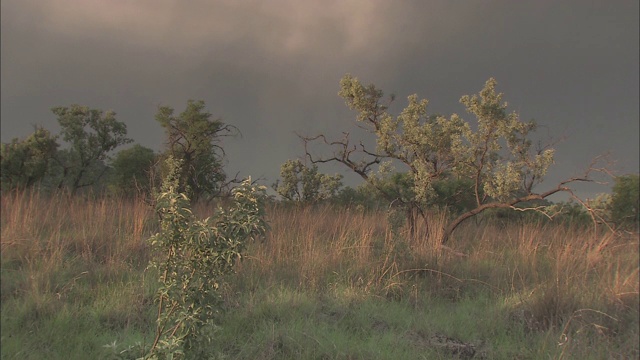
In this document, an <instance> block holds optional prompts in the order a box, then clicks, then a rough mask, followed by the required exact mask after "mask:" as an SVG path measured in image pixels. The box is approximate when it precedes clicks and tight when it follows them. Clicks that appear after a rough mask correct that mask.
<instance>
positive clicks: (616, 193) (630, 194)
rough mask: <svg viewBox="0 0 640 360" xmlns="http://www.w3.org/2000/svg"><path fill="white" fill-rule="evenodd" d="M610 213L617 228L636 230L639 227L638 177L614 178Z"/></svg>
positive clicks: (639, 180)
mask: <svg viewBox="0 0 640 360" xmlns="http://www.w3.org/2000/svg"><path fill="white" fill-rule="evenodd" d="M610 212H611V218H612V220H613V222H614V223H615V224H616V225H617V226H619V227H621V228H626V229H636V230H637V229H638V226H639V225H640V176H639V175H638V174H629V175H623V176H618V177H616V178H615V184H614V185H613V194H612V196H611V202H610Z"/></svg>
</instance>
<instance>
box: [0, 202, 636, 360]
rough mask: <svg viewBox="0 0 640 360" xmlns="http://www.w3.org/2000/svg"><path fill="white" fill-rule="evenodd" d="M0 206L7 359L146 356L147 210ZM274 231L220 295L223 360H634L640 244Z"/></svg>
mask: <svg viewBox="0 0 640 360" xmlns="http://www.w3.org/2000/svg"><path fill="white" fill-rule="evenodd" d="M1 200H2V204H1V217H2V218H1V226H2V234H1V235H2V236H1V241H2V248H1V256H2V259H1V260H2V263H1V276H2V278H1V283H0V284H1V290H2V293H1V300H2V307H1V315H2V322H1V326H2V329H1V330H2V331H1V344H0V349H1V354H2V359H101V358H102V359H115V358H126V356H129V355H135V354H130V353H129V352H124V353H122V354H119V353H121V352H122V351H124V350H126V349H127V348H128V347H129V346H132V345H134V344H136V343H141V344H149V343H150V342H151V341H152V340H153V335H154V331H155V316H156V314H155V312H156V308H155V306H154V304H153V294H154V290H155V287H156V283H155V281H156V276H155V275H154V274H151V273H148V272H145V268H146V265H147V262H148V260H149V252H148V248H147V246H146V243H145V240H146V239H147V238H148V237H149V236H150V235H151V234H153V233H154V232H156V231H157V225H158V224H157V219H156V217H155V215H154V213H153V211H152V210H151V209H150V208H149V207H148V206H146V205H144V204H143V203H141V202H135V201H127V200H119V199H95V200H84V199H80V198H71V199H70V198H67V197H65V196H54V197H45V196H40V195H39V194H37V193H30V192H23V193H19V194H10V195H3V197H2V199H1ZM195 210H196V213H198V214H200V215H202V216H206V215H208V214H210V213H211V212H212V209H210V208H206V207H204V206H200V207H198V208H196V209H195ZM268 217H269V223H270V226H271V230H270V231H269V233H268V235H267V236H266V237H265V238H264V239H263V240H262V241H260V242H256V243H253V244H251V245H250V246H249V249H248V252H247V255H246V257H245V259H244V260H243V261H242V262H241V263H240V264H238V268H237V273H236V274H234V275H232V276H229V278H228V279H226V280H227V283H226V285H225V286H223V287H222V290H221V293H222V296H223V299H224V304H225V308H224V311H223V312H222V315H221V318H220V327H219V329H217V334H216V340H215V343H214V344H212V347H214V348H215V349H216V350H217V351H218V353H219V355H220V358H227V359H450V358H460V359H471V358H474V359H561V358H564V359H575V358H580V359H610V358H616V359H637V358H638V357H639V356H640V346H639V342H638V338H639V336H640V334H639V332H640V329H639V312H638V307H639V297H638V291H639V289H638V288H639V281H640V279H639V273H638V271H639V256H638V253H639V251H638V235H637V234H623V235H620V234H617V235H615V234H612V233H607V232H602V233H594V231H593V230H592V229H577V228H572V227H569V226H565V225H562V224H559V225H541V224H498V223H496V224H491V223H486V222H485V223H482V224H476V223H474V222H473V221H471V222H469V223H467V224H465V225H464V226H463V227H461V228H460V229H459V230H457V232H456V233H455V234H454V238H453V239H452V240H451V242H450V243H448V244H447V245H448V247H449V248H443V247H441V246H438V245H437V244H435V243H434V242H433V241H430V240H429V239H434V238H436V235H437V233H436V232H437V231H438V230H437V229H440V228H442V222H443V220H442V219H441V218H438V217H434V218H433V219H432V226H431V227H430V229H433V231H431V232H427V231H426V230H425V229H424V228H418V236H417V237H416V238H415V239H414V240H408V239H406V236H405V232H404V229H402V228H398V227H397V226H395V225H390V224H394V222H393V221H389V219H388V214H386V213H385V212H375V213H366V212H362V211H357V210H347V209H336V208H331V207H317V208H287V207H283V206H273V207H271V208H269V210H268ZM434 231H435V232H434ZM452 249H455V250H452ZM125 355H126V356H125Z"/></svg>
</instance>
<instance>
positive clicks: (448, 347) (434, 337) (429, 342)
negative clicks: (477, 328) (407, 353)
mask: <svg viewBox="0 0 640 360" xmlns="http://www.w3.org/2000/svg"><path fill="white" fill-rule="evenodd" d="M405 337H406V338H407V339H408V340H409V341H410V342H411V343H413V344H414V345H415V346H417V347H421V348H430V349H438V350H439V351H442V352H445V353H447V354H449V355H452V356H453V357H455V358H456V359H486V358H487V355H486V353H485V352H484V351H481V350H480V349H479V346H478V345H476V344H473V343H469V342H464V341H460V340H458V339H454V338H452V337H449V336H446V335H443V334H437V333H436V334H423V333H420V332H414V331H409V332H408V333H407V334H406V335H405Z"/></svg>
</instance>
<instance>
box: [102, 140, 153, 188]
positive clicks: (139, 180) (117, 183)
mask: <svg viewBox="0 0 640 360" xmlns="http://www.w3.org/2000/svg"><path fill="white" fill-rule="evenodd" d="M155 159H156V154H155V153H154V152H153V150H152V149H149V148H147V147H144V146H142V145H139V144H135V145H134V146H133V147H131V148H128V149H124V150H121V151H119V152H118V153H117V154H116V156H115V157H114V159H113V161H112V162H111V167H112V168H113V174H112V176H111V181H110V183H111V184H110V185H111V187H112V189H113V191H114V192H116V193H119V194H122V195H124V196H133V195H135V194H137V193H139V192H143V193H146V192H149V190H150V181H149V176H150V174H149V172H150V169H151V167H152V166H153V164H154V162H155Z"/></svg>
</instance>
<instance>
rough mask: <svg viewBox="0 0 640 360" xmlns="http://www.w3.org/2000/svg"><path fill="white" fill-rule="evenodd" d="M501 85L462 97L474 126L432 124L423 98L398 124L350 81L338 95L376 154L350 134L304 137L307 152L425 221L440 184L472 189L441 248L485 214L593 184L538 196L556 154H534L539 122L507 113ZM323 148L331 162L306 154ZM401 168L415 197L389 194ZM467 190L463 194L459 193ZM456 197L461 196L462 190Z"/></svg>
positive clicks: (457, 121)
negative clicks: (459, 228) (373, 140)
mask: <svg viewBox="0 0 640 360" xmlns="http://www.w3.org/2000/svg"><path fill="white" fill-rule="evenodd" d="M496 84H497V83H496V81H495V80H494V79H489V80H488V81H487V82H486V83H485V86H484V88H483V89H482V90H481V91H480V93H479V94H477V95H473V96H463V97H462V98H461V99H460V102H461V103H462V104H463V105H464V106H465V107H466V110H467V112H468V113H470V114H471V115H472V116H474V117H475V118H476V124H475V126H471V124H470V123H468V122H466V121H464V120H463V119H462V118H461V117H460V116H459V115H457V114H453V115H451V116H450V117H449V118H446V117H444V116H429V115H428V114H427V104H428V102H427V100H425V99H419V98H418V96H417V95H411V96H409V97H408V105H407V106H406V107H405V108H404V110H402V111H401V113H400V114H399V115H397V116H393V115H391V114H390V113H389V112H388V110H389V107H390V105H391V103H392V102H393V101H394V100H395V98H394V97H393V96H392V97H390V98H389V99H388V100H384V94H383V92H382V91H381V90H379V89H377V88H376V87H375V86H374V85H368V86H365V85H362V84H361V83H360V81H358V79H357V78H355V77H353V76H351V75H346V76H344V77H343V78H342V80H341V81H340V91H339V93H338V94H339V95H340V96H341V97H342V98H343V99H344V100H345V102H346V104H347V105H348V106H349V107H350V108H351V109H353V110H355V111H356V112H357V117H356V121H357V125H358V126H359V127H360V128H364V129H365V130H366V131H368V132H369V133H370V134H373V135H374V136H375V138H376V142H377V146H376V148H375V149H371V148H370V147H367V146H366V145H365V142H363V141H353V140H352V139H351V137H350V133H348V132H345V133H344V137H343V138H342V139H338V140H332V141H330V140H327V138H326V137H325V136H324V135H318V136H312V137H307V136H301V138H302V140H303V141H304V144H305V152H306V155H307V156H308V158H309V159H310V161H311V162H312V163H314V164H315V163H326V162H338V163H342V164H344V165H346V166H347V167H348V168H349V169H351V170H352V171H354V172H355V173H356V174H358V175H360V176H361V177H362V178H363V179H364V180H366V181H367V182H369V183H370V184H372V185H373V186H375V187H376V188H377V189H378V190H379V191H381V192H382V193H384V194H385V196H386V197H387V198H388V199H389V200H390V201H394V202H395V203H398V204H400V205H402V206H404V207H405V208H406V209H407V211H411V212H414V213H415V214H419V215H422V218H423V219H424V221H425V223H426V222H427V216H426V214H427V211H428V209H429V208H431V207H432V206H434V204H436V203H437V202H438V201H439V200H438V192H437V188H438V185H437V184H438V183H439V181H442V180H447V179H450V180H451V179H452V180H454V181H459V182H460V184H461V185H462V184H464V187H466V186H469V188H468V192H469V193H470V194H471V195H472V197H473V206H471V208H470V209H465V211H464V212H463V213H461V214H459V215H458V216H456V217H455V218H453V219H452V220H451V221H450V223H449V224H448V225H447V227H446V228H445V229H444V231H443V237H442V238H441V239H440V241H441V242H446V241H447V239H448V238H449V236H450V235H451V233H452V232H453V231H454V230H455V229H456V228H457V226H459V225H460V224H461V223H462V222H464V221H465V220H466V219H468V218H470V217H473V216H475V215H477V214H479V213H481V212H483V211H485V210H487V209H492V208H516V207H517V205H519V204H522V203H527V202H530V201H533V200H541V199H544V198H546V197H548V196H550V195H552V194H555V193H557V192H560V191H571V189H570V188H568V187H567V184H569V183H571V182H574V181H588V180H589V179H588V173H587V174H585V176H584V177H580V178H571V179H568V180H566V181H563V182H561V183H560V184H559V185H558V186H557V187H555V188H553V189H551V190H549V191H546V192H541V193H540V192H535V191H534V187H535V186H536V185H537V184H539V183H540V182H541V181H542V180H543V178H544V176H545V174H546V172H547V169H548V168H549V166H550V165H551V164H552V162H553V156H554V150H553V149H551V148H546V147H538V148H534V147H533V146H532V145H533V142H532V140H531V133H532V132H533V131H534V130H535V129H536V123H535V122H533V121H527V122H525V121H521V120H520V118H519V116H518V114H517V113H515V112H508V111H507V103H506V102H503V101H502V97H503V96H502V94H500V93H497V92H496ZM316 141H320V142H323V143H324V144H325V145H327V146H329V147H331V148H332V149H333V155H332V156H328V157H317V156H314V155H313V154H311V152H310V151H308V144H309V143H311V142H316ZM396 166H401V167H403V168H404V169H403V171H400V172H406V174H407V175H406V176H407V179H406V180H407V181H408V182H409V183H410V184H411V186H412V193H411V194H407V195H409V196H408V197H406V198H404V197H402V196H398V194H396V193H394V192H393V191H389V190H388V189H386V188H385V186H384V184H385V183H387V182H388V181H389V180H391V181H393V176H395V175H394V174H395V173H396V172H397V171H396V170H395V167H396ZM460 190H464V189H460ZM456 191H457V190H456Z"/></svg>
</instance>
